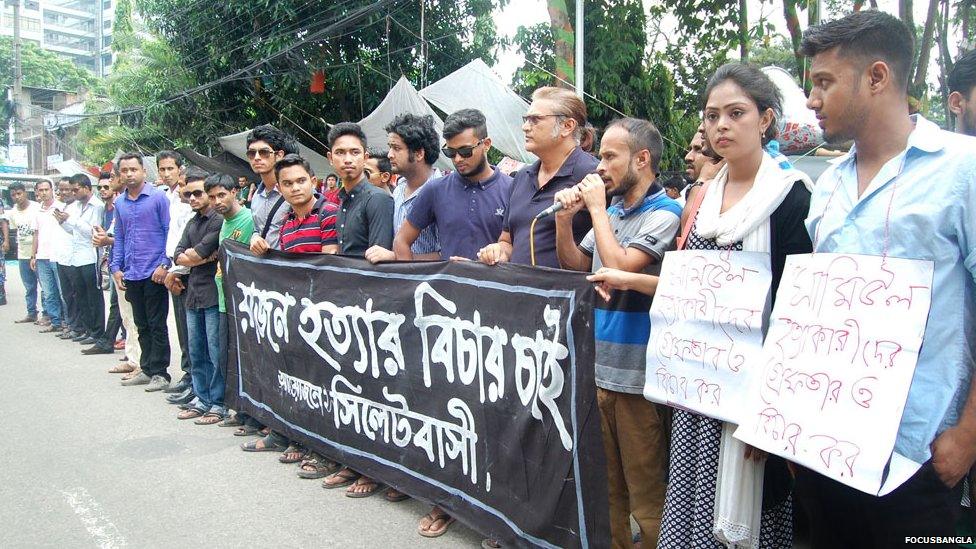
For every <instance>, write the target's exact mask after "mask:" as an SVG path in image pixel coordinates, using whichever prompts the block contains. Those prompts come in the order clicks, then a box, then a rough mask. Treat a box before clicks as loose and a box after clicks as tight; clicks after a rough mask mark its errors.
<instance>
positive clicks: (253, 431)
mask: <svg viewBox="0 0 976 549" xmlns="http://www.w3.org/2000/svg"><path fill="white" fill-rule="evenodd" d="M259 432H260V429H258V428H257V427H255V426H253V425H245V426H243V427H240V428H238V429H237V430H236V431H234V436H235V437H249V436H254V435H257V434H258V433H259Z"/></svg>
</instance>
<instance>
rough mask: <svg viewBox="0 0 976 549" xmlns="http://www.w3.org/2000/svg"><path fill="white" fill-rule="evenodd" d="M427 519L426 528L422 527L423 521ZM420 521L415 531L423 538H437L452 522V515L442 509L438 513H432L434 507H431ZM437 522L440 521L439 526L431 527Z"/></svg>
mask: <svg viewBox="0 0 976 549" xmlns="http://www.w3.org/2000/svg"><path fill="white" fill-rule="evenodd" d="M425 519H426V520H427V528H424V525H423V521H424V520H425ZM420 521H421V523H420V525H418V526H417V533H418V534H420V535H421V536H423V537H425V538H437V537H440V536H443V535H444V533H445V532H447V529H448V528H450V527H451V525H452V524H454V517H452V516H451V515H448V514H447V513H445V512H444V511H441V512H440V513H434V509H431V511H430V512H429V513H427V514H426V515H424V516H423V518H421V519H420ZM438 522H440V523H441V527H440V528H433V526H434V525H435V524H437V523H438Z"/></svg>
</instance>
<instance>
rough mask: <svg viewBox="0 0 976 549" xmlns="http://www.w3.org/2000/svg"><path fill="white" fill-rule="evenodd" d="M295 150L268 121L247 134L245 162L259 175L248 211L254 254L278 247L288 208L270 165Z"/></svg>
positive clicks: (296, 150) (282, 134)
mask: <svg viewBox="0 0 976 549" xmlns="http://www.w3.org/2000/svg"><path fill="white" fill-rule="evenodd" d="M297 152H298V147H296V146H295V145H294V143H293V141H292V139H291V138H290V137H288V135H287V134H286V133H285V132H283V131H281V130H279V129H278V128H275V127H274V126H272V125H270V124H265V125H263V126H258V127H256V128H254V129H253V130H251V133H249V134H248V135H247V161H248V163H250V164H251V169H252V170H254V173H256V174H258V176H259V177H260V178H261V183H259V184H258V186H257V188H256V189H255V190H254V194H252V195H251V213H252V214H253V215H254V234H253V235H252V236H251V251H252V252H254V253H256V254H263V253H265V252H267V251H268V250H269V249H272V248H273V249H277V248H278V246H279V243H280V239H281V226H282V224H284V222H285V217H286V216H287V215H288V210H289V209H290V208H289V206H288V203H287V202H285V198H284V197H283V196H282V195H281V192H279V190H278V178H277V176H276V175H275V171H274V167H275V163H277V162H278V161H279V160H281V159H282V158H284V156H285V155H286V154H289V153H297Z"/></svg>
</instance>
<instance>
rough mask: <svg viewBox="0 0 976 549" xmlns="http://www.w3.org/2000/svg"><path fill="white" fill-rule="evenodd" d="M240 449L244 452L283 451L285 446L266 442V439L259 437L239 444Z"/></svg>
mask: <svg viewBox="0 0 976 549" xmlns="http://www.w3.org/2000/svg"><path fill="white" fill-rule="evenodd" d="M241 450H244V451H245V452H283V451H285V447H284V446H283V445H281V444H268V442H267V440H266V439H264V438H259V439H257V440H252V441H250V442H245V443H244V444H241Z"/></svg>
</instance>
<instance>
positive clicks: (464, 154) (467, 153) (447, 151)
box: [441, 139, 484, 158]
mask: <svg viewBox="0 0 976 549" xmlns="http://www.w3.org/2000/svg"><path fill="white" fill-rule="evenodd" d="M482 143H484V139H479V140H478V142H477V143H475V144H474V145H468V146H467V147H458V148H456V149H453V148H451V147H447V146H445V147H441V152H442V153H444V156H446V157H448V158H454V155H457V154H459V155H461V158H471V155H472V154H474V150H475V148H477V147H478V146H479V145H481V144H482Z"/></svg>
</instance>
